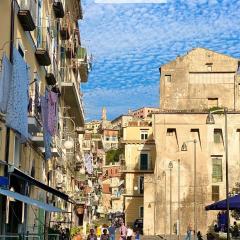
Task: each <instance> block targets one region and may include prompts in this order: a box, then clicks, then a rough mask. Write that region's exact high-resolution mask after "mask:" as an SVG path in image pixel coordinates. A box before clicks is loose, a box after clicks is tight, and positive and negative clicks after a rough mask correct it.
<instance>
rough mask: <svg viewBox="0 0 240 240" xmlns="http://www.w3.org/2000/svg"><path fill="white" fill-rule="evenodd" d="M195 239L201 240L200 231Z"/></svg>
mask: <svg viewBox="0 0 240 240" xmlns="http://www.w3.org/2000/svg"><path fill="white" fill-rule="evenodd" d="M197 239H198V240H203V237H202V234H201V232H200V231H198V232H197Z"/></svg>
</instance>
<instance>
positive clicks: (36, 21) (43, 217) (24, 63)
mask: <svg viewBox="0 0 240 240" xmlns="http://www.w3.org/2000/svg"><path fill="white" fill-rule="evenodd" d="M80 19H82V8H81V3H80V1H79V0H71V1H70V0H36V1H35V0H2V1H1V3H0V28H1V29H2V32H1V37H0V143H1V147H0V156H1V158H0V160H1V161H0V180H1V181H0V235H13V236H14V235H17V234H22V235H25V236H26V235H27V234H30V235H37V236H39V237H40V238H41V239H43V238H44V235H45V238H47V233H48V229H49V228H53V227H55V228H56V227H63V228H70V227H71V226H73V225H78V224H80V225H82V224H83V220H84V216H88V215H91V214H92V207H89V206H92V204H91V202H92V201H95V202H96V200H97V194H98V193H96V191H95V190H93V189H97V187H98V186H96V188H95V185H97V184H98V183H96V182H94V181H88V180H86V177H85V176H86V175H87V176H90V177H93V176H95V175H94V173H93V171H91V167H92V164H93V162H92V158H91V156H89V155H87V153H86V152H84V150H83V149H84V148H83V140H84V137H83V134H84V109H83V102H82V93H81V84H82V83H86V82H87V79H88V74H89V71H90V70H91V62H90V57H89V55H88V54H87V51H86V48H84V47H83V46H82V45H81V39H80V32H79V26H78V21H79V20H80ZM86 164H90V166H89V165H87V166H88V168H87V167H86ZM89 169H90V170H89ZM86 171H87V174H86ZM93 186H94V187H93ZM95 205H97V204H95ZM90 212H91V214H90Z"/></svg>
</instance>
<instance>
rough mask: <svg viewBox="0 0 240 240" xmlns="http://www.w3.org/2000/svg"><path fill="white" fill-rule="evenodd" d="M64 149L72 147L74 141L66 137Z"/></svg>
mask: <svg viewBox="0 0 240 240" xmlns="http://www.w3.org/2000/svg"><path fill="white" fill-rule="evenodd" d="M63 146H64V148H65V149H67V150H69V149H72V148H73V147H74V141H73V139H72V138H70V137H69V136H68V138H67V140H66V141H65V142H64V143H63Z"/></svg>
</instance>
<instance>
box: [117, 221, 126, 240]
mask: <svg viewBox="0 0 240 240" xmlns="http://www.w3.org/2000/svg"><path fill="white" fill-rule="evenodd" d="M119 232H120V238H119V240H126V239H127V228H126V227H125V225H124V223H123V222H122V223H121V227H120V228H119Z"/></svg>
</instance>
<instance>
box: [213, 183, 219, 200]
mask: <svg viewBox="0 0 240 240" xmlns="http://www.w3.org/2000/svg"><path fill="white" fill-rule="evenodd" d="M212 201H219V186H212Z"/></svg>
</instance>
